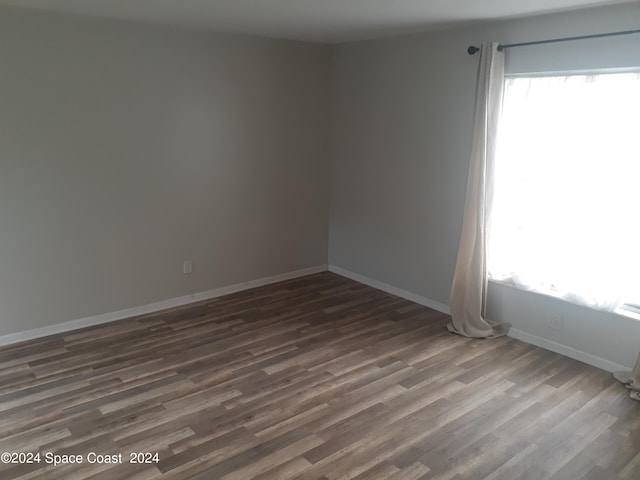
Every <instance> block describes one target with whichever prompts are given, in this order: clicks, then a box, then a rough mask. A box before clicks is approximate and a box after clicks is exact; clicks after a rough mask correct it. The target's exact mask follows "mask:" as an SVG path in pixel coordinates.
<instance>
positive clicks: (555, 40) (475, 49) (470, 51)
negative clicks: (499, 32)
mask: <svg viewBox="0 0 640 480" xmlns="http://www.w3.org/2000/svg"><path fill="white" fill-rule="evenodd" d="M632 33H640V30H624V31H622V32H610V33H596V34H593V35H580V36H578V37H565V38H552V39H550V40H537V41H535V42H522V43H509V44H507V45H498V50H504V49H505V48H515V47H526V46H529V45H542V44H545V43H559V42H569V41H572V40H586V39H589V38H602V37H616V36H618V35H631V34H632ZM478 51H480V49H479V48H478V47H476V46H474V45H471V46H470V47H469V48H467V53H468V54H469V55H473V54H475V53H476V52H478Z"/></svg>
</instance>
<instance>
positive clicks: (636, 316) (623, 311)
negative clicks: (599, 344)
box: [489, 279, 640, 321]
mask: <svg viewBox="0 0 640 480" xmlns="http://www.w3.org/2000/svg"><path fill="white" fill-rule="evenodd" d="M489 282H490V283H495V284H496V285H502V286H505V287H510V288H513V289H515V290H518V291H520V292H528V293H532V294H534V295H542V296H545V297H551V298H555V299H556V300H560V301H563V302H565V303H568V304H570V305H574V306H576V307H580V308H589V307H587V306H585V305H580V304H577V303H573V302H570V301H569V300H567V299H565V298H563V297H561V296H560V295H558V294H556V293H555V292H553V291H551V290H548V291H545V292H539V291H535V290H527V289H525V288H520V287H518V286H517V285H514V283H513V282H512V281H511V280H509V279H505V280H495V279H489ZM589 309H590V310H595V311H596V312H598V311H601V312H603V313H608V314H614V315H620V316H621V317H626V318H630V319H632V320H637V321H640V313H638V312H635V311H632V310H628V309H627V308H625V306H624V305H623V306H621V307H618V308H616V309H615V310H614V311H612V312H607V311H605V310H598V309H592V308H589Z"/></svg>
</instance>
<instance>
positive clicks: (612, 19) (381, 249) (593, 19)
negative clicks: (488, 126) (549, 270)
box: [329, 3, 640, 367]
mask: <svg viewBox="0 0 640 480" xmlns="http://www.w3.org/2000/svg"><path fill="white" fill-rule="evenodd" d="M638 18H640V4H638V3H635V4H629V5H624V6H617V7H609V8H599V9H592V10H583V11H580V12H573V13H561V14H555V15H548V16H541V17H535V18H528V19H517V20H511V21H504V22H496V23H490V24H484V25H480V26H473V27H467V28H458V29H454V30H447V31H442V32H434V33H424V34H419V35H410V36H403V37H397V38H391V39H382V40H376V41H369V42H358V43H351V44H345V45H340V46H337V47H334V48H333V50H332V103H333V107H332V135H333V145H332V148H333V165H332V177H331V178H332V184H331V218H330V241H329V262H330V264H332V265H335V266H337V267H340V268H342V269H345V270H347V271H350V272H354V273H356V274H359V275H363V276H365V277H368V278H370V279H373V280H375V281H377V282H383V283H385V284H388V285H391V286H393V287H396V288H399V289H403V290H405V291H406V292H409V293H411V294H414V295H418V296H421V297H426V298H427V299H431V300H433V301H435V302H437V303H442V304H446V303H448V297H449V290H450V286H451V279H452V276H453V269H454V264H455V258H456V253H457V247H458V240H459V234H460V230H461V223H462V210H463V203H464V197H465V186H466V177H467V171H468V159H469V152H470V140H471V126H472V115H473V96H474V88H475V76H476V69H477V60H478V59H477V56H475V57H471V56H468V55H467V53H466V48H467V47H468V46H469V45H471V44H475V45H478V44H479V43H481V42H487V41H499V42H502V43H512V42H520V41H529V40H538V39H547V38H555V37H565V36H572V35H583V34H592V33H598V32H608V31H618V30H629V29H635V28H638V23H637V19H638ZM629 65H636V66H640V36H638V35H635V36H626V37H617V38H610V39H600V40H589V41H583V42H572V43H564V44H555V45H549V46H537V47H526V48H520V49H513V50H509V51H508V52H507V69H508V71H510V72H526V71H558V70H570V69H580V68H597V67H620V66H629ZM489 304H490V305H489V307H490V310H489V316H490V318H493V319H494V320H499V321H508V322H511V323H512V324H513V325H514V329H515V330H514V332H515V333H516V334H519V335H520V336H521V337H524V336H526V337H527V339H528V340H529V341H532V342H536V341H537V342H538V343H540V344H544V345H545V346H547V347H554V348H557V349H564V350H563V352H564V353H568V354H573V355H574V356H580V358H581V359H583V360H587V361H590V362H591V363H596V364H598V365H600V366H604V367H615V365H614V364H621V365H625V366H631V365H633V362H634V360H635V356H636V355H637V352H638V350H639V349H640V321H635V320H629V319H627V318H623V317H620V316H617V315H605V314H601V313H598V312H592V311H585V309H581V308H579V307H575V306H573V305H570V304H565V303H564V302H561V301H558V300H555V299H548V298H546V297H541V296H539V295H533V294H530V293H524V292H519V291H517V290H514V289H510V288H508V287H502V286H498V285H492V286H491V289H490V292H489ZM558 311H561V312H562V314H563V315H564V318H565V322H564V330H563V331H561V332H557V331H555V330H551V329H549V328H548V327H546V326H545V321H546V320H547V318H549V317H550V316H552V315H555V314H557V312H558ZM550 342H557V344H558V345H553V344H552V343H550ZM576 352H578V353H576Z"/></svg>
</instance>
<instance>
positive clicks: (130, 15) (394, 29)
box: [0, 0, 637, 43]
mask: <svg viewBox="0 0 640 480" xmlns="http://www.w3.org/2000/svg"><path fill="white" fill-rule="evenodd" d="M632 1H637V0H0V4H5V5H14V6H21V7H30V8H39V9H45V10H54V11H60V12H71V13H81V14H88V15H96V16H101V17H110V18H120V19H130V20H141V21H147V22H153V23H161V24H170V25H184V26H194V27H204V28H210V29H214V30H218V31H225V32H237V33H247V34H253V35H262V36H268V37H276V38H286V39H294V40H304V41H313V42H322V43H338V42H345V41H352V40H363V39H370V38H376V37H382V36H389V35H396V34H401V33H407V32H415V31H420V30H430V29H439V28H444V27H448V26H452V25H457V24H461V23H468V22H477V21H483V20H489V19H500V18H509V17H517V16H526V15H534V14H540V13H547V12H554V11H561V10H571V9H578V8H584V7H590V6H597V5H607V4H617V3H630V2H632Z"/></svg>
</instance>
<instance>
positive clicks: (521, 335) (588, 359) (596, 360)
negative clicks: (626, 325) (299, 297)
mask: <svg viewBox="0 0 640 480" xmlns="http://www.w3.org/2000/svg"><path fill="white" fill-rule="evenodd" d="M329 271H330V272H333V273H336V274H338V275H342V276H343V277H347V278H350V279H351V280H354V281H356V282H360V283H364V284H365V285H369V286H370V287H373V288H377V289H378V290H382V291H384V292H387V293H391V294H392V295H396V296H398V297H401V298H405V299H407V300H410V301H412V302H415V303H418V304H420V305H424V306H425V307H429V308H432V309H434V310H437V311H439V312H442V313H446V314H447V315H450V314H451V310H449V306H448V305H445V304H443V303H439V302H436V301H434V300H431V299H429V298H426V297H422V296H420V295H416V294H415V293H411V292H408V291H406V290H403V289H401V288H397V287H394V286H393V285H389V284H386V283H383V282H380V281H378V280H374V279H372V278H369V277H365V276H364V275H360V274H359V273H354V272H351V271H349V270H345V269H344V268H340V267H336V266H335V265H329ZM509 336H510V337H512V338H515V339H517V340H521V341H523V342H526V343H529V344H531V345H535V346H536V347H540V348H544V349H545V350H550V351H552V352H554V353H559V354H560V355H564V356H565V357H569V358H573V359H574V360H578V361H580V362H584V363H586V364H588V365H592V366H594V367H597V368H601V369H602V370H606V371H608V372H614V371H625V370H631V369H630V368H629V367H625V366H623V365H620V364H617V363H615V362H611V361H609V360H606V359H604V358H602V357H598V356H596V355H592V354H590V353H587V352H583V351H581V350H577V349H575V348H572V347H568V346H567V345H563V344H561V343H558V342H554V341H552V340H547V339H546V338H542V337H538V336H537V335H532V334H530V333H527V332H523V331H522V330H517V329H514V328H512V329H510V330H509Z"/></svg>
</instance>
